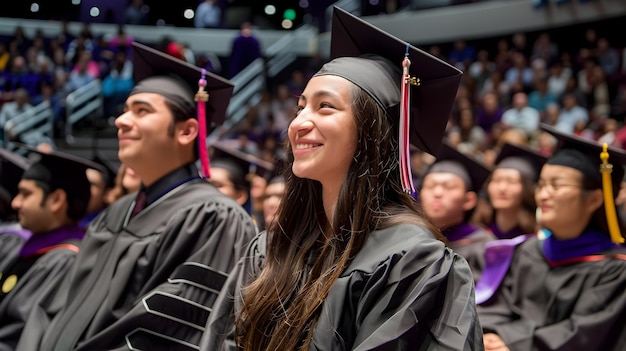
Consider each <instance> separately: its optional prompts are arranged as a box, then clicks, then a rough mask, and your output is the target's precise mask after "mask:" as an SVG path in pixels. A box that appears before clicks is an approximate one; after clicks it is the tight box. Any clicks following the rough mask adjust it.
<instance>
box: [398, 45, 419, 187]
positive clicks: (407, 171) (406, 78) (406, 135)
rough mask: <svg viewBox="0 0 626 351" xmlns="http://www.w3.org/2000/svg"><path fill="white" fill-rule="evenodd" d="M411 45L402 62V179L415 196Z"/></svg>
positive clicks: (400, 140) (403, 185)
mask: <svg viewBox="0 0 626 351" xmlns="http://www.w3.org/2000/svg"><path fill="white" fill-rule="evenodd" d="M410 66H411V61H410V60H409V45H408V44H407V46H406V54H405V57H404V59H403V60H402V83H401V87H402V88H401V92H400V93H401V96H400V136H399V140H398V141H399V143H400V145H399V147H400V179H401V182H402V190H404V191H405V192H407V193H409V194H411V195H413V196H415V186H414V184H413V174H412V173H411V152H410V149H409V147H410V144H411V142H410V130H411V129H410V127H411V126H410V122H411V115H410V112H411V109H410V106H411V90H410V85H411V83H410V79H411V77H410V75H409V67H410Z"/></svg>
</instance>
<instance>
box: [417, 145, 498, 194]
mask: <svg viewBox="0 0 626 351" xmlns="http://www.w3.org/2000/svg"><path fill="white" fill-rule="evenodd" d="M429 173H453V174H456V175H458V176H459V177H461V178H462V179H463V180H464V181H465V186H466V189H467V191H474V192H478V191H480V189H481V188H482V186H483V184H484V183H485V181H486V180H487V178H488V177H489V174H491V170H490V169H489V167H487V166H486V165H485V164H483V163H481V162H479V161H477V160H475V159H473V158H471V157H469V156H467V155H465V154H464V153H462V152H460V151H458V150H457V149H456V148H455V147H454V146H452V145H450V144H448V143H446V142H443V143H442V144H441V147H440V148H439V153H437V160H436V161H435V162H434V163H433V164H432V165H431V166H430V167H429V168H428V170H427V171H426V174H429Z"/></svg>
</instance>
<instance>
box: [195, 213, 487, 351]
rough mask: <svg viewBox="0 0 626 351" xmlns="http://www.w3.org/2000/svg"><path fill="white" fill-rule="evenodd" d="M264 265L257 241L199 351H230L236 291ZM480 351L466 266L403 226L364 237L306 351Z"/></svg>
mask: <svg viewBox="0 0 626 351" xmlns="http://www.w3.org/2000/svg"><path fill="white" fill-rule="evenodd" d="M264 258H265V234H264V233H263V234H261V235H260V236H258V237H257V238H256V240H255V241H254V242H252V244H251V246H250V248H249V253H248V255H246V256H245V257H244V258H243V259H242V260H241V261H239V263H238V265H237V268H236V269H235V270H234V271H233V273H232V274H231V276H230V277H229V280H228V281H227V283H226V284H227V287H226V288H225V289H224V291H222V294H221V295H220V297H219V298H218V301H217V302H216V305H215V306H214V307H215V308H214V311H213V313H212V315H211V318H210V321H209V323H208V325H207V332H206V333H205V334H204V336H203V339H202V343H201V350H204V351H217V350H235V347H234V343H233V340H232V328H233V323H234V318H235V313H238V312H239V311H240V310H241V295H240V294H241V288H242V287H243V286H245V285H247V284H248V283H249V282H250V281H251V280H252V279H253V278H254V277H256V276H258V274H259V273H260V271H261V269H262V266H263V260H264ZM233 296H234V298H233ZM233 311H234V312H235V313H233ZM482 349H483V344H482V330H481V328H480V325H479V324H478V321H477V315H476V311H475V304H474V284H473V280H472V275H471V272H470V269H469V267H468V265H467V262H466V261H465V259H463V258H462V257H461V256H459V255H458V254H456V253H454V252H453V251H452V250H450V249H449V248H446V247H445V246H444V244H443V243H442V242H440V241H438V240H436V239H435V238H434V236H433V235H432V233H430V232H428V231H426V230H425V229H424V228H422V227H419V226H416V225H409V224H403V225H396V226H393V227H390V228H387V229H383V230H378V231H375V232H373V233H371V234H370V236H369V238H368V240H367V242H366V244H365V245H364V246H363V248H362V249H361V251H360V252H359V253H358V254H357V255H356V257H355V258H354V259H353V260H352V261H351V263H350V264H349V266H348V267H347V268H346V269H345V271H344V272H343V273H342V275H341V276H340V277H339V279H338V280H337V281H336V282H335V284H334V285H333V287H332V288H331V290H330V293H329V295H328V297H327V299H326V300H325V302H324V304H323V306H322V312H321V315H320V318H319V321H318V323H317V325H316V326H315V333H314V335H313V340H312V344H311V348H310V350H319V351H330V350H333V351H339V350H482Z"/></svg>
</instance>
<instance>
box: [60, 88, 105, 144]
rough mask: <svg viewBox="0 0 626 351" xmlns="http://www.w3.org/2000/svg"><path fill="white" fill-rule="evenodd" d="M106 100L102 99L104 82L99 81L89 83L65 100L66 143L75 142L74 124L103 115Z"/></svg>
mask: <svg viewBox="0 0 626 351" xmlns="http://www.w3.org/2000/svg"><path fill="white" fill-rule="evenodd" d="M103 103H104V98H103V97H102V82H101V81H100V80H99V79H96V80H93V81H91V82H89V83H88V84H87V85H85V86H82V87H80V88H78V89H76V90H75V91H73V92H71V93H70V94H68V95H67V97H66V98H65V104H66V111H67V115H66V118H65V141H66V142H67V143H68V144H72V143H73V142H74V136H73V130H74V124H76V123H77V122H78V121H80V120H82V119H83V118H85V117H87V116H90V115H93V114H98V113H99V114H102V108H103Z"/></svg>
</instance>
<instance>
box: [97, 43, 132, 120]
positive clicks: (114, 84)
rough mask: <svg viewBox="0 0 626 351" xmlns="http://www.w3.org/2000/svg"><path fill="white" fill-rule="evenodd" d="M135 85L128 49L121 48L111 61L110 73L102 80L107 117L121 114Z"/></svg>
mask: <svg viewBox="0 0 626 351" xmlns="http://www.w3.org/2000/svg"><path fill="white" fill-rule="evenodd" d="M134 85H135V81H134V80H133V63H132V61H131V60H129V59H128V57H127V55H126V51H124V50H120V51H118V52H117V53H116V54H115V59H114V60H113V62H111V68H110V70H109V74H107V75H106V76H105V77H104V79H103V80H102V95H103V98H104V111H103V112H104V116H105V117H106V116H115V117H117V116H118V115H119V114H121V112H122V108H123V105H124V101H126V98H127V97H128V94H129V93H130V91H131V89H132V88H133V86H134Z"/></svg>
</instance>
